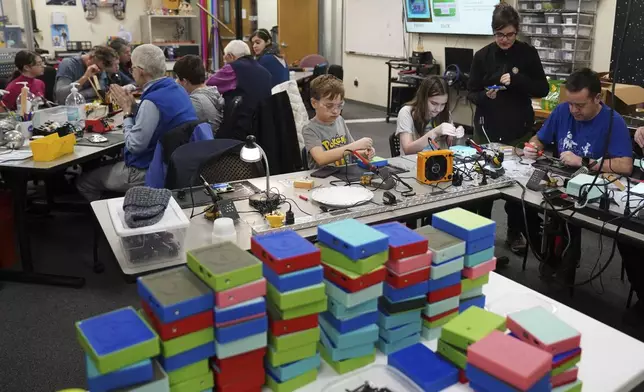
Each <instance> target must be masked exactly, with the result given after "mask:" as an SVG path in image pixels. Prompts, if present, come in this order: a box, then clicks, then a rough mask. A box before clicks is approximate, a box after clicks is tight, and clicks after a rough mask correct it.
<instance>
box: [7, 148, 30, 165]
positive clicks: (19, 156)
mask: <svg viewBox="0 0 644 392" xmlns="http://www.w3.org/2000/svg"><path fill="white" fill-rule="evenodd" d="M32 156H33V154H32V153H31V150H3V151H0V163H2V162H8V161H22V160H25V159H29V158H31V157H32Z"/></svg>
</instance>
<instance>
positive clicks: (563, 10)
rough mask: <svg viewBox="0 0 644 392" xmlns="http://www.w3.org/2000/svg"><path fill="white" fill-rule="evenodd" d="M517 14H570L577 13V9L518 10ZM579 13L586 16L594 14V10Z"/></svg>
mask: <svg viewBox="0 0 644 392" xmlns="http://www.w3.org/2000/svg"><path fill="white" fill-rule="evenodd" d="M518 11H519V14H572V13H575V14H576V13H577V10H565V9H556V10H518ZM579 15H586V16H595V15H596V12H593V11H582V12H580V13H579Z"/></svg>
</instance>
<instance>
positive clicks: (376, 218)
mask: <svg viewBox="0 0 644 392" xmlns="http://www.w3.org/2000/svg"><path fill="white" fill-rule="evenodd" d="M390 162H391V163H392V164H395V165H396V166H398V167H402V168H406V169H407V170H410V173H402V174H400V176H401V177H402V178H403V179H405V181H406V182H407V183H408V184H410V185H411V186H412V187H413V188H414V191H415V192H416V193H417V194H419V195H421V194H429V193H431V192H433V191H434V190H435V188H432V187H430V186H426V185H422V184H419V183H418V182H416V180H414V179H410V178H412V177H414V176H415V174H414V173H415V167H416V166H415V165H416V163H415V161H413V159H412V158H410V157H400V158H394V159H391V160H390ZM311 172H312V171H305V172H298V173H289V174H282V175H279V176H271V187H276V188H277V189H279V192H280V193H281V194H283V195H284V196H286V197H287V198H289V199H291V200H295V201H296V202H297V206H299V207H300V208H302V209H303V210H304V211H305V212H306V213H308V214H311V215H318V214H321V211H320V209H319V208H318V207H317V206H316V205H314V204H313V203H312V202H311V201H304V200H301V199H299V197H298V196H299V195H308V194H309V192H308V191H306V190H302V189H294V188H293V187H292V186H290V185H289V182H290V181H292V180H295V179H301V178H304V177H306V176H307V175H308V174H310V173H311ZM332 180H336V178H335V177H329V178H326V179H315V182H316V186H318V185H328V184H329V183H330V181H332ZM249 181H250V182H251V183H252V184H253V185H255V186H257V187H258V188H260V189H264V188H265V187H266V179H265V178H264V177H261V178H256V179H252V180H249ZM383 193H384V191H382V190H380V191H375V192H374V194H375V197H374V199H373V200H374V201H376V202H378V203H381V201H382V194H383ZM500 196H501V194H500V192H499V190H497V189H491V190H485V191H481V192H478V193H475V194H470V195H464V196H458V197H451V198H449V199H446V200H440V201H436V202H431V203H426V204H421V205H416V206H412V207H406V208H400V209H396V210H394V211H384V212H380V213H378V211H368V212H365V216H361V217H359V218H357V219H358V220H359V221H361V222H363V223H366V224H375V223H379V222H386V221H393V220H402V219H406V218H417V217H421V216H424V215H427V214H430V213H433V212H437V211H439V210H443V209H448V208H452V207H457V206H460V205H463V204H464V203H468V202H473V201H478V200H494V199H498V198H500ZM291 203H293V202H292V201H291ZM91 206H92V210H93V211H94V214H95V215H96V218H97V221H98V223H99V225H100V226H101V228H102V230H103V233H104V234H105V237H106V239H107V242H108V243H109V245H110V248H111V249H112V252H113V253H114V256H115V258H116V260H117V262H118V264H119V266H120V268H121V270H122V271H123V273H124V274H125V275H126V276H137V275H140V274H143V273H147V272H151V271H155V270H159V269H164V268H169V267H174V266H177V265H181V264H184V263H185V262H186V261H185V257H183V258H180V259H175V260H170V261H163V262H159V263H145V264H142V265H134V264H132V263H129V262H128V261H127V260H126V258H125V254H124V252H123V248H122V246H121V243H120V240H119V238H118V237H117V236H116V232H115V231H114V226H113V225H112V221H111V219H110V216H109V212H108V209H107V201H106V200H99V201H95V202H92V204H91ZM235 206H236V207H237V210H238V211H252V208H251V207H250V206H249V204H248V200H241V201H237V202H235ZM374 208H377V206H374ZM281 210H282V211H287V210H288V204H284V205H282V206H281ZM351 210H352V211H354V210H356V208H352V209H351ZM200 211H201V208H199V209H196V212H200ZM293 212H294V213H295V217H296V224H297V223H298V222H299V220H300V219H302V220H305V219H307V217H306V214H304V213H303V212H301V211H300V210H299V209H298V208H297V207H296V206H295V205H294V206H293ZM184 213H185V214H186V216H188V217H190V213H191V210H190V209H185V210H184ZM240 216H241V219H240V220H239V221H238V222H237V223H236V225H235V227H236V229H237V244H238V245H239V246H240V247H241V248H243V249H250V238H251V236H252V235H253V226H257V225H261V224H262V223H263V222H264V218H263V217H262V216H260V215H259V213H251V214H247V213H242V214H240ZM325 216H327V215H325ZM337 219H346V217H343V216H342V215H338V216H337ZM297 232H298V234H300V235H301V236H303V237H305V238H314V237H315V236H316V235H317V228H316V227H310V228H304V229H301V230H297ZM211 233H212V222H210V221H208V220H206V219H204V218H203V217H202V216H199V217H195V218H193V219H192V220H191V222H190V226H189V228H188V233H187V235H186V249H195V248H198V247H201V246H205V245H209V244H211V241H212V240H211Z"/></svg>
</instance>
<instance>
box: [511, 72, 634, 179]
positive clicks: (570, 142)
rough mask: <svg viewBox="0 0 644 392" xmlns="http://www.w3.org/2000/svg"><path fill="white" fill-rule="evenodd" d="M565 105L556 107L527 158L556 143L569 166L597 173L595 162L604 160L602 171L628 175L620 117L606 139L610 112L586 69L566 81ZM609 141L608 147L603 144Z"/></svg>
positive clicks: (629, 155) (629, 154)
mask: <svg viewBox="0 0 644 392" xmlns="http://www.w3.org/2000/svg"><path fill="white" fill-rule="evenodd" d="M566 90H567V92H568V95H567V102H566V103H562V104H560V105H559V106H557V107H556V108H555V110H554V111H553V112H552V113H551V114H550V117H549V118H548V120H547V121H546V123H545V124H544V125H543V127H542V128H541V129H540V130H539V132H538V133H537V135H536V136H534V137H532V139H530V143H529V144H531V146H530V145H528V146H526V147H525V148H524V150H523V151H524V153H525V157H526V158H536V157H537V154H538V151H540V150H543V148H544V145H546V144H552V143H554V144H556V146H557V151H558V152H559V157H560V158H561V161H562V162H563V163H564V164H565V165H566V166H569V167H580V166H582V165H583V166H586V167H588V168H589V169H591V170H599V167H600V165H599V163H598V162H597V160H598V159H599V158H602V157H606V162H604V165H603V166H602V171H603V172H611V173H619V174H625V175H629V174H630V173H631V172H632V171H633V147H632V142H631V137H630V133H629V131H628V128H627V127H626V123H625V122H624V119H623V118H622V116H620V115H619V114H618V113H614V115H613V127H612V131H611V134H610V140H607V139H608V129H609V123H610V114H611V109H610V108H608V107H607V106H606V105H604V104H603V103H602V102H601V83H600V81H599V76H597V73H595V72H593V71H591V70H590V69H588V68H585V69H582V70H580V71H576V72H574V73H573V74H572V75H570V77H568V80H566ZM607 141H608V148H606V142H607Z"/></svg>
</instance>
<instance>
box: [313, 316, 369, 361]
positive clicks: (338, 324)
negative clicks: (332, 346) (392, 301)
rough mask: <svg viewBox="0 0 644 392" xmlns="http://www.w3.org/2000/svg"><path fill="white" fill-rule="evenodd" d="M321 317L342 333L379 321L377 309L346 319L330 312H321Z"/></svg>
mask: <svg viewBox="0 0 644 392" xmlns="http://www.w3.org/2000/svg"><path fill="white" fill-rule="evenodd" d="M319 317H320V318H321V319H324V321H326V322H327V323H329V324H330V325H332V326H333V328H335V329H336V330H337V331H338V332H340V333H349V332H351V331H355V330H357V329H360V328H363V327H366V326H367V325H369V324H376V323H377V322H378V312H377V311H374V312H371V313H365V314H362V315H360V316H357V317H354V318H350V319H345V320H340V319H337V318H335V317H334V316H333V315H332V314H331V313H329V312H324V313H321V314H320V316H319ZM365 355H366V354H365Z"/></svg>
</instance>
